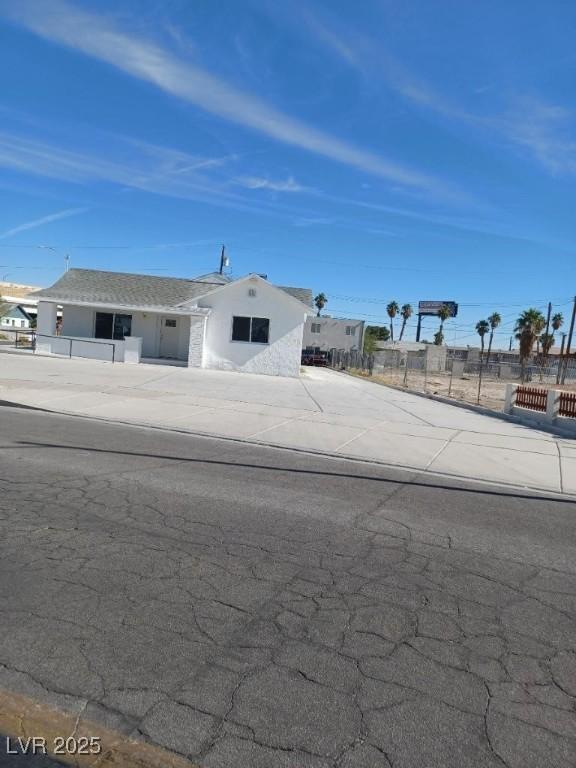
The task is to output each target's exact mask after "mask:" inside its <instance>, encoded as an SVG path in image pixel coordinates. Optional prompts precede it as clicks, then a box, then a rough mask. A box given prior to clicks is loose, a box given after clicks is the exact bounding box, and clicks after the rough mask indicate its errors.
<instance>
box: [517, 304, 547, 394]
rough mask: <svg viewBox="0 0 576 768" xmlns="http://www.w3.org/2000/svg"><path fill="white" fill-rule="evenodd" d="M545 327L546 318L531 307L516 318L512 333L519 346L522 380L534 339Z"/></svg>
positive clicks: (524, 377) (523, 379) (524, 376)
mask: <svg viewBox="0 0 576 768" xmlns="http://www.w3.org/2000/svg"><path fill="white" fill-rule="evenodd" d="M545 327H546V320H545V318H544V315H543V314H542V312H540V311H539V310H538V309H534V308H533V307H532V308H530V309H525V310H524V312H522V314H521V315H520V317H519V318H518V319H517V320H516V325H515V326H514V334H515V336H516V338H517V339H518V341H519V346H520V369H521V377H522V381H525V379H526V361H527V360H528V358H529V357H530V355H531V354H532V350H533V349H534V344H535V342H536V339H537V338H538V337H539V336H540V334H541V333H542V331H543V330H544V328H545Z"/></svg>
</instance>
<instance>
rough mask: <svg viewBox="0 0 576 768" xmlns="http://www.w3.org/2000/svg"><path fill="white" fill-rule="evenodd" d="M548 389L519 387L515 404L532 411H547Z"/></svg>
mask: <svg viewBox="0 0 576 768" xmlns="http://www.w3.org/2000/svg"><path fill="white" fill-rule="evenodd" d="M546 400H547V391H546V390H545V389H536V388H535V387H518V388H517V389H516V400H515V402H514V405H517V406H518V407H519V408H529V409H530V410H531V411H542V412H545V411H546Z"/></svg>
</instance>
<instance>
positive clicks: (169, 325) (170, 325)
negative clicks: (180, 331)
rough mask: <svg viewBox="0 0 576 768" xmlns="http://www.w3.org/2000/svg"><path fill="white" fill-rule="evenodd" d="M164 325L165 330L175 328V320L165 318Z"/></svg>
mask: <svg viewBox="0 0 576 768" xmlns="http://www.w3.org/2000/svg"><path fill="white" fill-rule="evenodd" d="M164 325H165V326H166V328H176V320H173V319H172V318H170V317H167V318H166V320H164Z"/></svg>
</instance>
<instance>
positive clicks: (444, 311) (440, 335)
mask: <svg viewBox="0 0 576 768" xmlns="http://www.w3.org/2000/svg"><path fill="white" fill-rule="evenodd" d="M451 315H452V312H451V311H450V307H447V306H446V304H442V306H441V307H440V309H439V310H438V317H439V318H440V328H438V330H437V331H436V333H435V334H434V344H436V346H437V347H440V346H441V345H442V344H443V343H444V323H445V322H446V320H448V318H449V317H451Z"/></svg>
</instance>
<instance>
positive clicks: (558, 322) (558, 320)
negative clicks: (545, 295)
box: [552, 312, 564, 331]
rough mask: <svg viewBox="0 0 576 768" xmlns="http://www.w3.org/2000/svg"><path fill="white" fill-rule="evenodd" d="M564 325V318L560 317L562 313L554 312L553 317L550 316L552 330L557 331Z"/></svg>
mask: <svg viewBox="0 0 576 768" xmlns="http://www.w3.org/2000/svg"><path fill="white" fill-rule="evenodd" d="M563 323H564V317H563V315H562V312H556V314H555V315H552V328H553V329H554V330H555V331H559V330H560V328H561V327H562V325H563Z"/></svg>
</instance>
